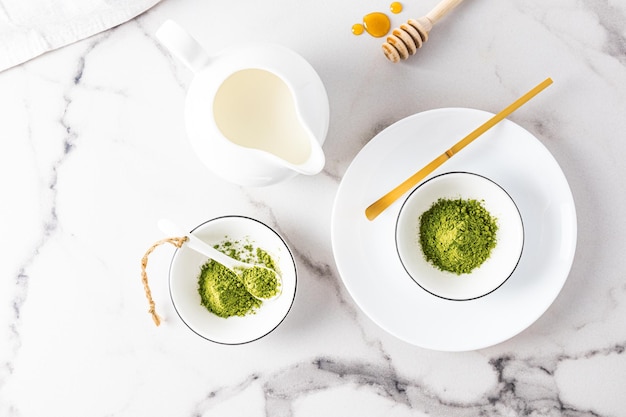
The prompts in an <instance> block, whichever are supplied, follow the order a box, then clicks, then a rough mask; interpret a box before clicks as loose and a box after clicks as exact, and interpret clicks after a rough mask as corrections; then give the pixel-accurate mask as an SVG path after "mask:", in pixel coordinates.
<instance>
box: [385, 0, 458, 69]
mask: <svg viewBox="0 0 626 417" xmlns="http://www.w3.org/2000/svg"><path fill="white" fill-rule="evenodd" d="M462 1H463V0H443V1H441V2H440V3H439V4H437V5H436V6H435V7H434V8H433V9H432V10H431V11H430V12H428V13H427V14H426V16H422V17H420V18H419V19H409V20H408V21H407V22H406V23H403V24H402V25H400V27H398V28H396V29H394V30H393V31H392V32H391V35H390V36H388V37H387V42H385V43H384V44H383V46H382V48H383V53H384V54H385V56H386V57H387V59H388V60H390V61H391V62H399V61H400V59H407V58H408V57H409V56H410V55H414V54H415V52H416V51H417V50H418V49H419V48H421V47H422V45H423V44H424V42H426V41H427V40H428V34H429V33H430V31H431V30H432V28H433V26H434V25H435V24H436V23H437V22H438V21H439V20H440V19H441V18H443V17H444V16H445V15H446V14H448V13H449V12H450V11H451V10H452V9H454V8H455V7H456V6H458V5H459V4H460V3H461V2H462Z"/></svg>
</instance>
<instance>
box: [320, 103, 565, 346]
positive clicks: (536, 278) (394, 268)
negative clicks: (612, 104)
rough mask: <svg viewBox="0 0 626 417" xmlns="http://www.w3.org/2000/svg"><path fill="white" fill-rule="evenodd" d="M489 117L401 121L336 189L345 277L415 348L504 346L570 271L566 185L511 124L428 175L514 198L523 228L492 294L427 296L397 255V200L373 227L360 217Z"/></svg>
mask: <svg viewBox="0 0 626 417" xmlns="http://www.w3.org/2000/svg"><path fill="white" fill-rule="evenodd" d="M492 116H493V114H492V113H488V112H484V111H480V110H473V109H462V108H447V109H437V110H430V111H426V112H423V113H418V114H415V115H413V116H410V117H407V118H405V119H403V120H400V121H398V122H397V123H395V124H393V125H392V126H390V127H388V128H387V129H385V130H384V131H382V132H381V133H379V134H378V135H376V137H374V138H373V139H372V140H371V141H370V142H369V143H368V144H367V145H366V146H365V147H363V149H362V150H361V152H359V154H358V155H357V157H356V158H355V159H354V161H353V162H352V163H351V165H350V166H349V167H348V170H347V171H346V173H345V175H344V177H343V180H342V182H341V185H340V186H339V190H338V191H337V196H336V198H335V203H334V207H333V213H332V224H331V229H332V230H331V238H332V245H333V253H334V256H335V261H336V263H337V268H338V270H339V273H340V275H341V278H342V279H343V282H344V284H345V286H346V288H347V289H348V291H349V292H350V294H351V296H352V297H353V298H354V300H355V302H356V303H357V304H358V305H359V307H360V308H361V309H362V310H363V311H364V312H365V313H366V314H367V315H368V316H369V317H370V318H371V319H372V320H373V321H374V322H375V323H376V324H378V325H379V326H380V327H382V328H383V329H385V330H386V331H388V332H389V333H391V334H392V335H394V336H396V337H398V338H400V339H402V340H404V341H406V342H408V343H411V344H413V345H416V346H420V347H424V348H429V349H434V350H441V351H468V350H475V349H481V348H485V347H488V346H492V345H495V344H497V343H500V342H503V341H505V340H507V339H509V338H511V337H513V336H515V335H516V334H518V333H520V332H521V331H522V330H524V329H526V328H527V327H528V326H530V325H531V324H532V323H533V322H534V321H535V320H537V319H538V318H539V317H540V316H541V315H542V314H543V313H544V312H545V311H546V310H547V309H548V307H549V306H550V305H551V304H552V302H553V301H554V299H555V298H556V297H557V295H558V293H559V292H560V290H561V288H562V287H563V284H564V283H565V280H566V279H567V276H568V274H569V270H570V268H571V265H572V261H573V258H574V253H575V249H576V234H577V228H576V210H575V207H574V200H573V197H572V193H571V191H570V188H569V185H568V183H567V180H566V178H565V175H564V174H563V172H562V171H561V169H560V167H559V165H558V163H557V162H556V160H555V159H554V157H553V156H552V155H551V154H550V152H549V151H548V150H547V149H546V148H545V147H544V146H543V145H542V144H541V142H539V140H537V139H536V138H535V137H534V136H533V135H531V134H530V133H529V132H528V131H526V130H524V129H523V128H521V127H520V126H518V125H517V124H515V123H513V122H511V121H510V120H503V121H502V122H500V123H498V124H497V125H496V126H494V127H493V128H491V129H490V130H489V131H488V132H486V133H484V134H483V135H482V136H481V137H479V138H478V139H476V140H475V141H474V142H473V143H471V144H470V145H468V146H467V147H466V148H465V149H463V150H462V151H461V152H459V153H458V154H457V155H455V156H454V157H453V158H451V159H450V160H449V161H447V162H446V163H445V164H444V165H442V166H441V167H439V169H437V170H435V172H433V173H432V174H431V176H435V175H438V174H441V173H443V172H448V171H470V172H474V173H476V174H479V175H483V176H485V177H488V178H490V179H492V180H493V181H495V182H497V183H498V184H499V185H500V186H502V187H503V188H504V189H506V190H507V192H508V193H509V194H510V195H511V198H512V199H513V200H514V201H515V202H516V204H517V206H518V208H519V211H520V213H521V216H522V220H523V222H524V252H523V254H522V257H521V259H520V262H519V264H518V266H517V268H516V270H515V272H514V273H513V275H512V276H511V277H510V278H509V279H508V280H507V281H506V282H505V283H504V284H503V285H502V286H501V287H500V288H499V289H498V290H497V291H495V292H493V293H491V294H489V295H487V296H485V297H482V298H478V299H476V300H471V301H465V302H458V301H452V300H445V299H442V298H439V297H436V296H433V295H432V294H429V293H428V292H426V291H424V290H423V289H422V288H420V287H419V286H418V285H417V284H416V283H415V282H414V281H413V280H412V279H411V277H410V276H409V275H408V274H407V272H406V271H405V269H404V268H403V267H402V264H401V262H400V259H399V257H398V254H397V251H396V245H395V241H394V240H395V224H396V219H397V218H398V212H399V210H400V207H401V205H402V202H403V200H402V199H401V200H399V201H396V202H395V203H394V204H393V205H392V206H391V207H389V208H388V209H387V210H386V211H384V212H383V213H382V214H380V215H379V216H378V217H377V218H376V219H375V220H373V221H369V220H367V218H366V217H365V208H366V207H368V206H369V205H370V204H371V203H373V202H374V201H376V200H377V199H378V198H380V197H381V196H382V195H384V194H386V193H387V192H388V191H389V190H391V189H392V188H394V187H395V186H396V185H398V184H399V183H401V182H402V181H404V180H405V179H406V178H408V177H409V176H411V175H412V174H414V173H415V172H416V171H417V170H419V169H420V168H422V167H423V166H424V165H426V164H427V163H428V162H430V161H431V160H432V159H434V158H435V157H437V156H439V155H440V154H441V153H443V152H444V151H445V150H446V149H448V148H450V147H451V146H452V145H453V144H454V143H456V142H457V141H458V140H460V139H461V138H463V137H464V136H466V135H467V134H468V133H470V132H471V131H473V130H474V129H476V128H477V127H478V126H480V125H481V124H482V123H484V122H485V121H487V120H488V119H489V118H491V117H492ZM404 198H406V196H405V197H404Z"/></svg>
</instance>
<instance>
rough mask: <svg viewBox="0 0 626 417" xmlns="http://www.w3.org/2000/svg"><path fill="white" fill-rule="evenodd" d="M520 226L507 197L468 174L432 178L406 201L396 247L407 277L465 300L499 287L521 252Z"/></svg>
mask: <svg viewBox="0 0 626 417" xmlns="http://www.w3.org/2000/svg"><path fill="white" fill-rule="evenodd" d="M523 246H524V226H523V222H522V217H521V214H520V211H519V209H518V207H517V205H516V204H515V202H514V201H513V199H512V198H511V196H510V195H509V194H508V193H507V192H506V191H505V190H504V189H503V188H502V187H501V186H499V185H498V184H497V183H495V182H494V181H492V180H490V179H489V178H486V177H484V176H482V175H478V174H474V173H469V172H448V173H445V174H441V175H437V176H434V177H432V178H430V179H428V180H427V181H424V182H423V183H421V184H420V185H419V186H418V187H417V188H415V189H414V190H413V191H412V192H411V194H410V195H409V196H408V197H407V199H406V200H405V201H404V203H403V205H402V207H401V209H400V214H399V215H398V220H397V222H396V247H397V251H398V255H399V257H400V261H401V263H402V265H403V266H404V269H405V270H406V272H407V273H408V275H409V276H410V277H411V278H412V279H413V280H414V281H415V282H416V283H417V284H418V285H419V286H420V287H421V288H422V289H424V290H425V291H427V292H429V293H431V294H433V295H435V296H437V297H441V298H444V299H447V300H455V301H467V300H473V299H476V298H480V297H483V296H485V295H487V294H490V293H492V292H493V291H495V290H496V289H497V288H499V287H500V286H501V285H502V284H504V282H505V281H506V280H507V279H508V278H509V277H510V276H511V275H512V274H513V272H514V271H515V269H516V267H517V265H518V263H519V260H520V258H521V255H522V249H523Z"/></svg>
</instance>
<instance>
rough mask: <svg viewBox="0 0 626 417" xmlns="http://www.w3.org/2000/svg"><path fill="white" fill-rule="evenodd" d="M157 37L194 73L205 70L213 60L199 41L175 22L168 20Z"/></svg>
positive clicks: (157, 33) (159, 30)
mask: <svg viewBox="0 0 626 417" xmlns="http://www.w3.org/2000/svg"><path fill="white" fill-rule="evenodd" d="M155 35H156V37H157V39H158V40H159V42H161V44H163V46H165V48H167V50H169V51H170V52H171V53H172V55H174V56H175V57H176V58H178V59H179V60H180V61H181V62H182V63H183V64H185V66H187V67H188V68H189V69H190V70H191V71H193V72H194V73H195V72H198V71H200V70H201V69H202V68H204V67H205V66H206V65H207V64H208V63H209V61H210V60H211V57H210V56H209V55H208V54H207V53H206V52H205V50H204V48H202V46H201V45H200V44H199V43H198V41H196V40H195V39H194V38H193V37H192V36H191V35H190V34H189V33H187V32H186V31H185V30H184V29H183V28H182V27H180V26H179V25H178V23H176V22H174V21H173V20H166V21H165V22H164V23H163V24H162V25H161V27H160V28H159V29H158V30H157V31H156V33H155Z"/></svg>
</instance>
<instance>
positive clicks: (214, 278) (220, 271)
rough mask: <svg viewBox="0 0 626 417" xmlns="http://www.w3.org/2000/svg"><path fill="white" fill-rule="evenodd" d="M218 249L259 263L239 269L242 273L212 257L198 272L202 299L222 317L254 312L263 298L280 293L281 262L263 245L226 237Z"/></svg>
mask: <svg viewBox="0 0 626 417" xmlns="http://www.w3.org/2000/svg"><path fill="white" fill-rule="evenodd" d="M214 248H215V249H217V250H219V251H220V252H222V253H225V254H226V255H228V256H230V257H231V258H234V259H237V260H239V261H243V262H246V263H250V264H256V265H261V266H265V267H266V268H269V269H271V271H270V270H268V269H266V268H261V267H259V266H255V267H252V268H249V269H244V270H242V271H238V273H239V274H240V275H241V276H238V275H237V274H236V273H235V272H233V271H231V270H230V269H228V268H227V267H225V266H224V265H222V264H220V263H218V262H215V261H214V260H209V261H208V262H206V263H205V264H204V265H203V266H202V268H201V270H200V275H199V276H198V292H199V293H200V299H201V303H202V305H203V306H204V307H206V309H207V310H209V311H210V312H212V313H214V314H215V315H217V316H219V317H224V318H227V317H232V316H245V315H248V314H253V313H254V312H255V311H256V310H257V309H258V308H259V307H261V305H262V304H263V301H262V300H261V299H268V298H271V297H273V296H275V295H277V294H278V293H279V291H280V287H281V283H280V280H279V278H278V274H279V271H278V266H277V264H276V262H275V261H274V259H273V258H272V257H271V256H270V255H269V254H268V253H267V252H266V251H264V250H263V249H261V248H256V250H255V248H254V246H253V245H252V244H250V243H247V242H245V241H244V242H241V241H232V240H225V241H224V242H222V243H220V244H219V245H215V246H214Z"/></svg>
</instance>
